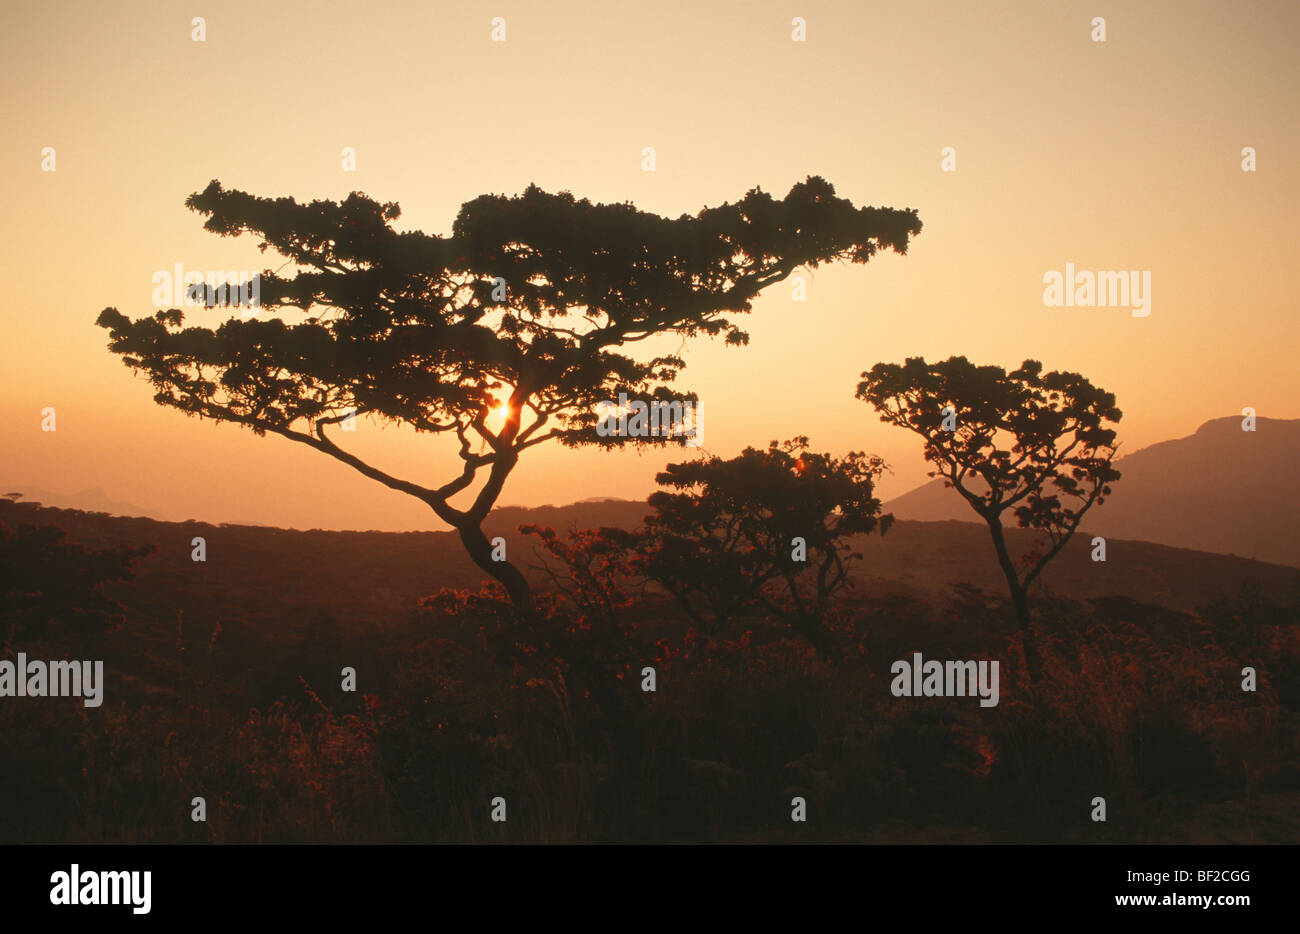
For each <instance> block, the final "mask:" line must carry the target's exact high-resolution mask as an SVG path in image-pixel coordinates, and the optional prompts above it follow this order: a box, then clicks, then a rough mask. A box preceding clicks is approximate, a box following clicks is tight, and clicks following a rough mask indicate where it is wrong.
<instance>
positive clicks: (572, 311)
mask: <svg viewBox="0 0 1300 934" xmlns="http://www.w3.org/2000/svg"><path fill="white" fill-rule="evenodd" d="M186 204H187V205H188V206H189V207H190V208H191V209H193V210H195V211H197V212H199V213H201V214H203V215H205V216H206V217H207V221H206V222H205V225H204V226H205V228H206V229H207V230H209V231H212V232H213V233H216V234H220V235H223V236H236V235H239V234H243V233H250V234H252V235H254V236H255V237H256V238H257V239H258V240H259V241H260V244H259V246H260V248H261V249H262V250H263V251H266V250H268V249H269V250H272V251H274V252H275V253H277V254H279V255H280V256H282V257H284V258H285V259H286V260H288V262H287V263H286V264H285V265H292V266H293V267H294V268H293V269H292V270H291V271H290V273H288V274H286V275H285V276H283V277H282V276H280V275H279V274H278V273H277V272H272V271H269V270H268V271H265V272H263V274H262V279H261V284H260V304H261V311H260V312H259V314H258V316H256V317H248V316H235V317H233V318H231V319H229V320H226V321H225V322H224V323H222V324H220V325H219V326H218V327H216V328H204V327H185V326H184V316H183V314H182V312H181V311H180V310H178V309H169V310H166V311H160V312H158V313H157V314H155V315H153V316H151V317H145V318H140V319H137V320H131V319H129V318H127V317H126V316H125V315H123V314H121V313H120V312H118V311H117V309H115V308H107V309H105V310H104V311H103V312H101V314H100V316H99V319H98V323H99V325H100V326H102V327H104V328H107V329H108V330H109V332H110V337H111V340H110V344H109V348H110V349H111V350H112V351H113V352H114V353H117V354H120V355H121V356H122V358H123V361H124V362H125V363H126V364H127V365H128V366H130V367H132V368H133V369H134V370H136V371H140V372H143V373H144V374H146V375H147V376H148V378H149V380H150V382H151V383H152V384H153V386H154V387H155V388H156V390H157V393H156V395H155V396H154V399H155V401H156V402H158V403H159V404H161V405H167V406H172V407H174V408H177V409H180V410H181V411H183V412H185V413H187V414H190V415H197V416H199V417H201V418H214V419H218V420H220V421H227V422H235V423H239V424H242V425H246V426H248V427H249V428H251V429H253V431H255V432H256V433H258V434H265V433H267V432H270V433H273V434H278V435H280V436H282V437H285V438H288V439H290V440H292V441H294V442H297V443H300V444H304V445H307V446H308V447H311V448H313V449H315V450H317V451H320V452H321V453H323V454H327V455H329V456H330V457H333V458H335V459H337V460H339V461H341V462H343V463H345V464H348V465H349V466H350V467H352V468H354V469H355V470H357V471H359V472H360V473H362V474H364V475H365V476H367V477H370V478H371V479H373V480H376V481H378V482H380V483H382V484H384V485H385V486H388V487H390V488H391V489H394V490H399V491H401V492H404V493H407V494H410V495H411V496H413V497H415V498H416V499H418V500H420V501H421V502H423V503H425V504H426V505H428V506H429V507H430V508H432V509H433V511H434V513H436V514H437V516H438V517H439V518H440V519H441V520H442V521H444V522H446V523H447V524H448V525H450V526H452V527H453V528H454V529H456V531H457V533H458V534H459V536H460V539H461V541H462V543H463V544H464V546H465V548H466V549H467V551H468V552H469V554H470V556H471V557H472V558H473V560H474V561H475V563H476V564H477V565H478V566H479V567H480V568H482V569H483V570H484V571H486V572H487V573H488V574H490V575H492V576H493V577H494V578H496V579H497V580H498V581H500V582H501V583H502V584H503V585H504V586H505V587H506V589H507V591H508V592H509V594H510V596H511V599H512V601H513V602H514V604H515V605H516V607H518V608H519V609H520V610H521V611H523V612H528V610H529V607H530V606H531V602H530V594H529V588H528V584H527V582H526V580H525V578H524V576H523V575H522V574H521V573H520V572H519V570H517V569H516V568H515V566H514V565H512V564H511V563H510V562H508V561H493V560H492V547H491V544H490V543H489V541H488V540H487V538H486V536H485V535H484V534H483V532H482V530H481V524H482V522H483V519H484V518H485V517H486V516H487V514H488V512H489V510H490V509H491V508H492V506H493V504H494V503H496V501H497V498H498V497H499V496H500V494H501V491H502V488H503V486H504V484H505V482H506V478H507V477H508V476H509V475H510V473H511V471H512V470H513V469H514V467H515V465H516V464H517V463H518V460H519V457H520V455H521V454H522V453H523V452H524V451H525V450H527V449H528V448H531V447H534V446H536V445H538V444H542V443H543V442H546V441H548V440H552V439H555V440H558V441H560V442H562V443H565V444H569V445H578V444H606V445H609V444H617V443H623V442H625V441H627V440H628V439H626V438H620V437H617V436H615V437H602V436H601V435H600V434H599V433H598V432H596V431H595V430H594V429H595V427H596V425H597V422H598V420H599V415H598V414H597V407H598V406H599V405H600V404H601V403H604V402H606V401H609V400H613V399H616V398H617V397H618V393H620V392H624V393H626V394H627V396H628V397H629V398H640V399H653V398H662V397H664V396H665V395H666V394H667V392H668V389H667V384H668V383H670V382H671V381H672V380H673V379H674V378H675V377H676V376H677V375H678V373H679V371H680V370H681V369H682V368H683V366H684V362H683V361H682V360H681V359H680V358H679V357H676V356H660V357H654V358H652V359H649V360H637V359H634V358H633V357H632V356H629V355H626V354H624V353H622V352H620V350H621V349H622V348H623V347H624V346H625V345H627V344H631V343H635V342H639V341H643V340H646V339H648V338H652V337H655V336H657V335H677V336H680V337H682V338H686V337H690V336H694V335H698V334H706V335H723V336H724V337H725V340H726V341H727V343H728V344H737V345H740V344H744V343H746V342H747V340H748V338H747V335H746V334H745V332H744V331H742V330H741V329H740V328H739V327H737V325H736V324H735V323H734V321H733V320H732V318H731V317H730V316H733V315H739V314H744V313H746V312H749V311H750V310H751V303H752V301H753V300H754V298H755V297H756V296H757V295H758V294H759V293H760V292H761V291H762V290H763V289H765V288H767V287H768V286H771V285H773V284H775V283H777V282H780V281H782V280H783V279H785V278H787V277H788V276H789V275H790V274H791V273H792V272H794V271H795V270H796V269H797V268H800V267H803V266H806V267H810V268H814V267H816V266H818V265H819V264H820V263H823V262H830V261H834V260H848V261H850V262H854V263H865V262H866V261H867V260H868V259H870V258H871V257H872V256H873V255H874V254H875V253H876V251H877V250H879V249H892V250H894V251H896V252H898V253H905V252H906V249H907V245H908V241H909V237H911V236H913V235H915V234H916V233H918V232H919V231H920V228H921V223H920V221H919V219H918V218H917V216H916V213H915V212H914V211H912V210H910V209H907V210H895V209H891V208H872V207H863V208H855V207H854V206H853V205H852V204H851V203H850V202H848V201H847V200H845V199H842V198H838V197H836V196H835V193H834V188H833V187H832V186H831V185H830V184H829V183H828V182H826V181H825V180H823V179H821V178H816V177H811V178H809V179H807V180H806V181H804V182H801V183H799V184H796V185H794V186H793V187H792V188H791V189H790V192H789V193H788V194H787V195H786V196H785V197H784V198H783V199H779V200H778V199H775V198H773V197H772V196H771V195H768V194H766V193H765V192H762V191H760V190H759V189H757V188H756V189H754V190H752V191H750V192H749V193H748V194H746V195H745V197H744V198H742V199H741V200H740V201H739V202H737V203H735V204H729V203H728V204H723V205H721V206H719V207H716V208H706V209H703V210H701V211H700V212H699V213H698V214H696V215H693V216H692V215H682V216H681V217H678V218H676V219H670V218H665V217H660V216H657V215H654V214H649V213H646V212H642V211H640V210H638V209H637V208H636V207H634V206H633V205H632V204H630V203H627V204H592V203H591V202H590V201H588V200H586V199H582V200H577V199H575V198H574V197H573V195H571V194H569V193H568V192H560V193H558V194H550V193H547V192H544V191H542V190H541V189H539V188H537V187H536V186H530V187H529V188H528V189H527V190H526V191H525V192H524V193H523V194H522V195H518V196H515V197H506V196H503V195H483V196H480V197H478V198H476V199H474V200H473V201H470V202H467V203H466V204H464V205H463V206H462V207H461V209H460V212H459V214H458V215H457V217H456V220H455V222H454V224H453V227H452V232H451V235H450V236H447V237H442V236H437V235H432V234H425V233H423V232H420V231H411V232H404V233H399V232H397V231H395V230H393V228H392V227H391V223H392V222H393V221H394V220H396V219H397V218H398V217H399V215H400V209H399V208H398V206H397V204H395V203H384V204H380V203H378V202H376V201H373V200H371V199H370V198H368V197H366V196H365V195H364V194H361V193H355V192H354V193H353V194H352V195H350V196H349V197H348V198H347V199H345V200H343V201H341V202H332V201H313V202H311V203H310V204H299V203H298V202H296V201H295V200H293V199H292V198H278V199H270V198H260V197H255V196H253V195H250V194H246V193H244V192H242V191H234V190H226V189H224V188H223V187H222V186H221V184H220V183H219V182H217V181H213V182H212V183H211V184H209V185H208V187H207V188H206V189H205V190H204V191H203V192H201V193H197V194H193V195H191V196H190V197H189V198H188V199H187V201H186ZM277 310H280V311H283V312H286V313H290V314H297V313H301V314H302V315H304V316H305V317H304V319H303V320H301V321H297V322H296V323H292V322H290V321H286V320H285V319H284V318H283V317H270V316H269V314H270V313H271V312H274V311H277ZM677 395H678V397H679V398H693V397H691V396H688V395H687V394H685V393H678V394H677ZM502 405H504V406H506V407H507V409H506V414H505V415H504V417H503V424H502V425H501V426H500V427H499V428H493V427H490V426H489V419H490V413H491V412H492V411H493V410H494V409H495V408H497V407H498V406H502ZM350 416H355V417H361V416H369V417H372V418H374V419H378V420H384V421H392V422H400V423H404V424H406V425H409V426H411V427H413V428H414V429H415V430H416V431H418V432H428V433H433V434H445V435H448V436H450V437H454V438H455V439H456V441H457V443H458V447H459V455H460V459H461V462H462V470H461V472H460V473H459V474H458V475H456V476H452V477H450V478H449V479H448V480H447V482H445V483H443V484H442V485H441V486H425V485H422V484H419V483H416V482H413V481H411V480H406V479H401V478H398V477H395V476H392V475H390V474H388V473H385V472H384V471H382V470H380V469H379V468H377V467H375V466H373V465H372V464H369V463H366V462H365V461H363V460H362V459H361V458H360V457H358V456H357V455H356V454H354V453H352V452H349V451H347V450H345V449H344V448H342V447H341V446H339V444H338V442H337V441H336V440H335V438H333V437H331V436H330V435H328V434H327V433H326V429H327V428H330V427H331V426H335V425H338V424H339V423H340V422H343V421H345V420H346V419H348V418H349V417H350ZM633 440H635V441H638V442H641V441H655V440H656V439H654V438H644V439H643V438H638V439H633ZM661 440H664V441H670V440H676V441H678V442H680V439H661ZM464 498H468V500H469V501H468V503H467V504H465V503H464V502H463V499H464ZM458 503H459V505H458Z"/></svg>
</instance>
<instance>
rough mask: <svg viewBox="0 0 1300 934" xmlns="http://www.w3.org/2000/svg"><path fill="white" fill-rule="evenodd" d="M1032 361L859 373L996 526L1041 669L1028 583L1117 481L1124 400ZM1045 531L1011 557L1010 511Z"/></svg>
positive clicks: (880, 367) (954, 361) (886, 413)
mask: <svg viewBox="0 0 1300 934" xmlns="http://www.w3.org/2000/svg"><path fill="white" fill-rule="evenodd" d="M1042 370H1043V365H1042V364H1041V363H1039V362H1038V361H1036V360H1026V361H1025V362H1024V363H1022V364H1021V365H1020V367H1019V369H1016V370H1013V371H1012V372H1010V373H1008V372H1006V371H1005V370H1003V369H1002V368H1001V367H996V366H976V365H975V364H973V363H971V362H970V361H969V360H967V359H966V358H965V357H951V358H949V359H948V360H945V361H943V362H942V363H933V364H930V363H926V362H925V360H924V359H923V358H921V357H910V358H908V360H907V362H906V363H904V364H903V365H902V366H899V365H898V364H896V363H878V364H876V365H875V366H874V367H872V369H871V370H869V371H868V372H866V373H863V374H862V377H863V379H862V382H860V383H859V384H858V390H857V397H858V398H859V399H862V400H864V401H866V402H869V403H871V405H873V406H874V407H875V408H876V410H877V411H878V412H879V413H880V415H881V418H882V419H883V420H884V421H885V422H887V423H888V424H891V425H897V426H899V427H901V428H907V429H908V430H910V431H913V432H915V433H916V434H918V435H920V436H921V438H922V439H923V440H924V441H925V459H926V460H927V461H929V462H930V463H931V464H934V465H935V468H936V469H935V470H932V471H931V472H930V476H932V477H934V476H940V477H943V479H944V485H945V486H948V487H952V488H954V489H956V490H957V492H958V493H960V494H961V496H962V497H963V498H964V499H965V500H966V502H967V503H969V504H970V506H971V508H972V509H974V510H975V512H976V513H977V514H978V515H979V516H980V518H982V519H983V520H984V521H985V522H986V523H987V524H988V527H989V533H990V534H991V535H992V537H993V547H994V549H995V550H996V551H997V556H998V564H999V565H1000V567H1001V568H1002V573H1003V575H1004V576H1005V577H1006V580H1007V587H1008V588H1009V589H1010V592H1011V599H1012V603H1013V604H1014V605H1015V611H1016V619H1017V621H1018V622H1019V624H1020V628H1021V631H1022V632H1023V633H1024V635H1025V646H1026V659H1027V661H1028V662H1029V664H1030V666H1031V670H1032V667H1033V666H1034V665H1035V659H1034V658H1033V657H1032V653H1033V647H1032V638H1031V635H1030V612H1029V599H1028V590H1029V587H1030V585H1031V584H1033V582H1034V581H1035V580H1037V579H1038V576H1039V575H1040V574H1041V573H1042V571H1043V568H1045V567H1046V566H1047V563H1048V562H1049V561H1051V560H1052V559H1053V558H1054V557H1056V555H1057V554H1058V553H1059V552H1060V551H1061V549H1062V548H1064V547H1065V543H1066V542H1067V541H1069V539H1070V536H1071V535H1073V534H1074V531H1075V529H1077V528H1078V527H1079V523H1080V522H1081V521H1082V519H1083V516H1084V514H1085V513H1087V511H1088V510H1089V509H1091V508H1092V507H1093V506H1094V505H1096V504H1098V503H1101V502H1102V501H1103V500H1104V498H1105V497H1106V496H1109V495H1110V484H1111V483H1113V482H1114V481H1115V480H1118V479H1119V471H1117V470H1116V469H1115V468H1114V467H1113V466H1111V461H1112V460H1113V458H1114V456H1115V451H1116V447H1115V431H1114V430H1113V429H1111V428H1106V427H1103V422H1107V421H1109V422H1118V421H1119V419H1120V417H1121V414H1122V413H1121V412H1120V410H1119V409H1118V408H1116V407H1115V396H1114V395H1113V394H1111V393H1109V392H1105V391H1103V390H1101V389H1099V388H1097V387H1096V386H1094V385H1092V383H1090V382H1088V380H1087V379H1085V378H1084V377H1082V376H1080V375H1079V374H1078V373H1060V372H1052V373H1043V372H1042ZM1008 509H1010V510H1012V514H1013V515H1014V516H1015V518H1016V521H1017V523H1018V524H1019V525H1020V527H1021V528H1028V529H1033V530H1035V531H1037V532H1040V533H1042V534H1043V535H1045V536H1046V537H1047V542H1046V543H1045V544H1046V547H1040V548H1037V549H1035V550H1034V551H1033V552H1031V553H1030V554H1028V555H1025V556H1024V557H1023V558H1022V560H1021V562H1020V566H1019V567H1017V565H1016V562H1014V561H1013V560H1012V558H1011V554H1010V552H1009V551H1008V549H1007V543H1006V539H1005V537H1004V535H1003V531H1002V514H1003V513H1004V512H1006V511H1007V510H1008Z"/></svg>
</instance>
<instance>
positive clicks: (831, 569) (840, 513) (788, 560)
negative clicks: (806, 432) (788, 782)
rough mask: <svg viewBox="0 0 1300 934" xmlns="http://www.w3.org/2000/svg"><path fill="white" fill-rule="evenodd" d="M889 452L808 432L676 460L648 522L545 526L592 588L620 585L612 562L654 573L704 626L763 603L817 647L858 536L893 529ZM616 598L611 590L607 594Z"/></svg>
mask: <svg viewBox="0 0 1300 934" xmlns="http://www.w3.org/2000/svg"><path fill="white" fill-rule="evenodd" d="M883 469H884V464H883V462H882V461H881V460H880V459H879V458H877V457H870V456H868V455H866V454H863V453H860V452H852V453H850V454H848V455H846V456H845V457H842V458H837V457H832V456H831V455H829V454H821V453H817V452H814V451H810V450H809V448H808V439H807V438H805V437H799V438H795V439H792V440H790V441H786V442H784V443H778V442H776V441H773V442H771V444H770V445H769V446H768V448H767V450H759V449H757V448H752V447H751V448H746V449H745V450H744V451H742V452H741V453H740V454H739V455H737V456H736V457H733V458H730V459H727V460H724V459H722V458H720V457H712V458H708V459H704V460H694V461H685V462H683V463H679V464H669V465H668V467H667V469H666V470H664V471H663V472H662V473H660V474H659V475H658V476H657V477H656V478H655V479H656V481H657V482H658V483H659V484H660V485H661V486H665V487H668V488H669V489H666V490H659V491H656V492H655V493H653V494H651V496H650V498H649V500H648V502H649V505H650V506H651V507H652V508H653V510H654V512H653V513H651V514H650V515H649V516H647V517H646V520H645V524H644V526H643V527H642V528H640V529H637V530H634V531H629V530H624V529H615V528H604V529H600V530H590V529H587V530H581V531H579V532H575V533H572V534H571V535H570V542H569V544H568V545H564V544H563V543H561V542H559V540H558V539H557V538H556V536H555V533H554V532H553V531H552V530H550V529H544V530H538V529H537V528H536V527H533V526H528V527H524V529H523V530H524V531H527V532H531V533H533V534H537V535H539V537H541V538H542V540H543V542H544V543H545V544H546V546H547V550H548V551H549V552H550V553H551V554H552V555H554V556H557V557H560V558H561V559H562V560H564V562H565V564H566V565H567V566H568V567H569V570H570V577H571V578H572V579H573V580H574V581H576V582H578V583H580V584H585V585H587V586H586V587H584V588H580V590H581V595H582V596H584V597H586V598H587V602H588V603H593V602H595V601H593V600H591V599H590V597H589V596H588V592H596V593H600V594H610V593H621V591H619V590H618V589H617V586H616V580H617V578H614V579H611V575H610V572H611V570H612V571H615V572H618V573H619V574H620V575H621V574H630V575H635V576H639V577H640V578H642V579H645V580H651V581H654V582H655V583H656V584H658V585H659V586H660V587H662V588H663V589H664V590H665V591H667V592H668V593H669V594H671V595H672V596H673V597H674V598H675V599H676V600H677V602H678V604H679V605H680V606H681V607H682V609H683V610H684V611H685V612H686V614H687V616H689V617H690V618H691V620H692V621H693V622H694V623H695V624H696V626H698V627H699V629H700V630H701V631H703V632H704V633H706V634H713V633H716V632H718V631H719V630H720V629H721V628H722V626H723V625H724V624H725V623H726V622H727V621H728V620H731V619H734V618H736V617H738V616H741V615H743V614H747V613H754V612H757V613H761V614H763V615H766V616H769V617H770V618H774V619H777V620H780V621H782V622H783V623H785V624H786V625H787V626H789V627H790V628H791V629H792V630H794V631H795V632H797V633H799V634H800V635H802V636H804V637H805V638H806V639H808V641H809V642H810V643H812V644H813V645H814V646H815V647H817V648H818V649H822V650H824V649H825V647H826V641H825V636H826V633H825V629H824V622H825V619H826V616H827V614H828V612H829V610H830V609H831V606H832V601H833V600H834V598H835V596H836V594H837V593H839V591H841V590H842V589H843V588H844V586H845V585H846V584H847V583H848V574H849V568H850V565H851V564H852V563H853V562H854V561H856V560H860V559H861V557H862V556H861V555H860V554H858V553H856V552H854V551H853V550H852V549H851V548H850V546H849V540H850V538H851V537H852V536H854V535H863V534H868V533H871V532H873V531H876V530H879V531H880V532H882V533H883V532H885V531H886V530H888V528H889V525H890V523H891V522H892V517H891V516H881V515H880V505H881V504H880V500H878V499H876V498H875V496H874V484H875V481H876V479H877V478H878V477H879V476H880V473H881V471H882V470H883ZM606 600H608V598H606Z"/></svg>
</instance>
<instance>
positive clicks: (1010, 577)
mask: <svg viewBox="0 0 1300 934" xmlns="http://www.w3.org/2000/svg"><path fill="white" fill-rule="evenodd" d="M986 521H987V522H988V525H989V533H990V534H991V535H992V536H993V547H994V549H995V550H996V551H997V553H998V564H999V565H1000V566H1001V568H1002V576H1003V577H1005V578H1006V579H1007V589H1008V590H1009V591H1011V603H1012V605H1013V606H1014V607H1015V610H1016V622H1017V623H1019V624H1020V635H1021V640H1022V643H1023V645H1024V650H1025V668H1026V670H1027V671H1028V672H1029V680H1031V681H1035V680H1037V679H1038V673H1039V671H1040V670H1041V668H1042V664H1041V659H1040V658H1039V656H1038V647H1037V646H1036V645H1035V644H1034V631H1033V621H1032V620H1031V619H1030V616H1029V594H1028V593H1026V591H1025V588H1024V587H1022V586H1021V584H1020V576H1019V575H1018V574H1017V573H1016V565H1015V562H1013V561H1012V560H1011V553H1010V552H1009V551H1008V550H1007V541H1006V538H1005V537H1004V536H1003V534H1002V523H1001V522H1000V521H999V520H998V519H997V517H996V516H995V517H993V518H987V517H986Z"/></svg>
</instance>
